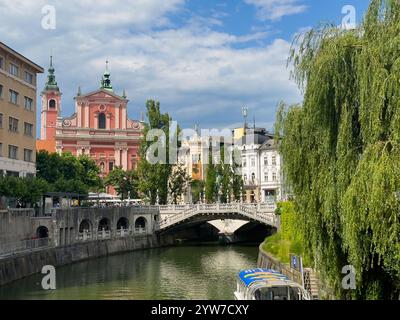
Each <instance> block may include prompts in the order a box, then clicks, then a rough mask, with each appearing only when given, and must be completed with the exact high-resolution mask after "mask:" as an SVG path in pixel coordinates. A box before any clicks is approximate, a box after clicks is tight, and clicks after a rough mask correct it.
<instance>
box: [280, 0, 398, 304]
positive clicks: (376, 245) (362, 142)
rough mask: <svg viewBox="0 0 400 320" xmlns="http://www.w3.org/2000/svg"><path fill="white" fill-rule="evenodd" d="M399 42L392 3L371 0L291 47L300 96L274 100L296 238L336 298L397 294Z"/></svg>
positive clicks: (396, 16)
mask: <svg viewBox="0 0 400 320" xmlns="http://www.w3.org/2000/svg"><path fill="white" fill-rule="evenodd" d="M399 43H400V2H399V1H397V0H373V1H371V4H370V6H369V9H368V12H367V14H366V17H365V19H364V21H363V23H362V24H360V25H359V26H358V27H357V28H356V29H355V30H348V31H345V30H339V29H338V28H336V27H334V26H324V27H321V28H316V29H313V30H311V31H309V32H308V33H306V34H305V35H303V36H302V37H301V41H299V44H298V45H295V46H294V47H293V49H292V52H291V58H290V62H291V63H293V65H294V73H293V75H294V77H295V79H296V80H297V82H298V84H299V85H300V87H301V88H302V89H304V102H303V105H302V106H292V107H290V108H287V107H286V106H284V105H281V106H280V108H279V111H278V116H277V126H276V133H277V134H280V135H281V136H282V137H283V139H282V143H281V152H282V155H283V158H284V159H285V161H284V170H285V174H286V177H287V180H288V182H289V183H290V184H291V188H292V190H293V194H294V196H295V203H296V211H297V212H298V213H299V214H300V215H301V220H300V221H299V229H300V230H301V232H302V233H303V235H305V236H303V237H302V238H303V239H305V242H306V243H305V244H306V246H307V248H308V250H309V252H310V255H311V256H312V258H313V259H314V261H315V262H316V265H317V267H318V268H319V270H320V271H321V273H322V275H323V276H324V277H325V278H326V279H327V280H328V281H329V283H330V285H331V286H332V287H334V289H335V291H336V293H337V294H338V295H339V296H340V297H341V298H358V299H366V298H367V299H390V298H394V299H398V297H399V294H400V263H399V261H400V197H399V195H400V194H399V190H400V46H399V45H398V44H399ZM346 265H353V266H354V267H355V270H356V280H357V286H356V287H357V289H356V290H353V291H352V290H350V291H346V290H343V288H342V278H343V276H344V275H343V274H342V273H341V271H342V268H343V267H344V266H346Z"/></svg>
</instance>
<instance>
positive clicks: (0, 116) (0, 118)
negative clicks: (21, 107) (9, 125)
mask: <svg viewBox="0 0 400 320" xmlns="http://www.w3.org/2000/svg"><path fill="white" fill-rule="evenodd" d="M0 129H3V114H2V113H0Z"/></svg>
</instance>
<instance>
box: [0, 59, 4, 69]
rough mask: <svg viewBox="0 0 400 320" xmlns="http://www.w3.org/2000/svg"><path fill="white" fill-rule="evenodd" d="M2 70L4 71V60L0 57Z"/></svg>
mask: <svg viewBox="0 0 400 320" xmlns="http://www.w3.org/2000/svg"><path fill="white" fill-rule="evenodd" d="M0 69H4V58H3V57H0Z"/></svg>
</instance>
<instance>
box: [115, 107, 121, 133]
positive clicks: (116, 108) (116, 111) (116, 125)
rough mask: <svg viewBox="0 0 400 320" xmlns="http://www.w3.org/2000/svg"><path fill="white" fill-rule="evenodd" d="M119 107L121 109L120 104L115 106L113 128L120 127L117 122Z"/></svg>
mask: <svg viewBox="0 0 400 320" xmlns="http://www.w3.org/2000/svg"><path fill="white" fill-rule="evenodd" d="M120 109H121V106H119V105H118V106H116V107H115V129H119V128H120V124H119V117H120Z"/></svg>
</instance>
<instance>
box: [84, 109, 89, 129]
mask: <svg viewBox="0 0 400 320" xmlns="http://www.w3.org/2000/svg"><path fill="white" fill-rule="evenodd" d="M84 109H85V128H90V123H89V105H84Z"/></svg>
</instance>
